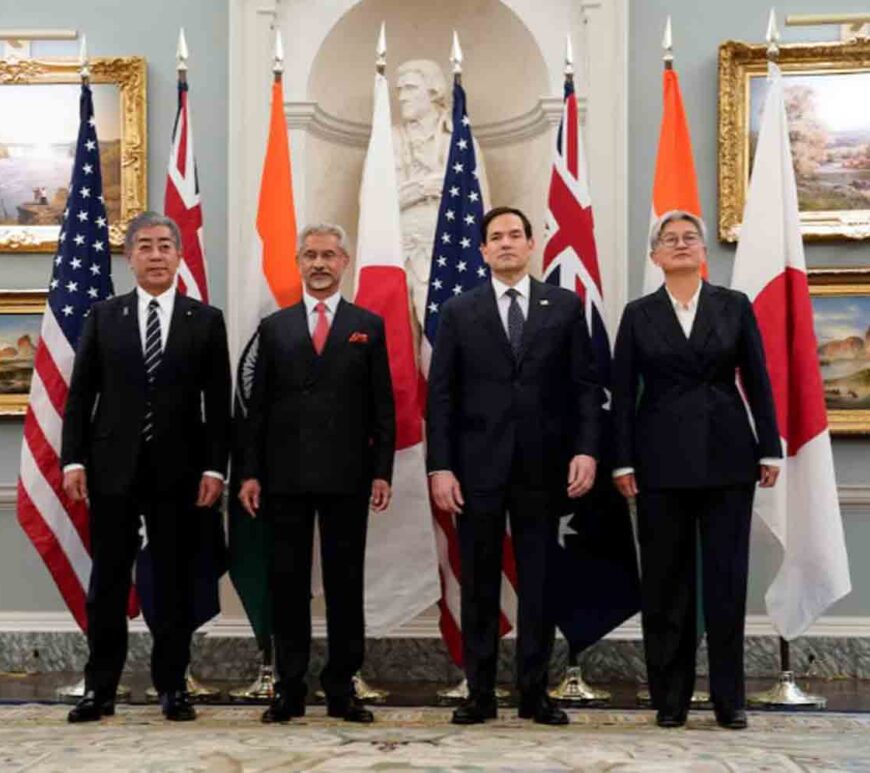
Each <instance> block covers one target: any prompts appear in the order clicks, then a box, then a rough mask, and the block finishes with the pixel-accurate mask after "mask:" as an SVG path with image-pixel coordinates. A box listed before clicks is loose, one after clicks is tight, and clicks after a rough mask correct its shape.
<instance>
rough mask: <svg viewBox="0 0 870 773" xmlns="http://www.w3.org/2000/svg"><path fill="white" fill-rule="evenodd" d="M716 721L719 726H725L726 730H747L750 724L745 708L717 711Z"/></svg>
mask: <svg viewBox="0 0 870 773" xmlns="http://www.w3.org/2000/svg"><path fill="white" fill-rule="evenodd" d="M716 722H717V723H718V724H719V727H724V728H725V729H726V730H745V729H746V728H747V727H748V726H749V722H748V721H747V719H746V712H745V711H744V710H743V709H737V710H736V711H727V712H726V711H722V712H718V711H717V712H716Z"/></svg>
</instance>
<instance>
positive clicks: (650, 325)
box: [613, 282, 782, 488]
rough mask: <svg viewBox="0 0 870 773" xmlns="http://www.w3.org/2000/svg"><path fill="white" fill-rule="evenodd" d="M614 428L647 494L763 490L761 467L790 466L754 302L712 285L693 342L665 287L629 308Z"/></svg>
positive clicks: (624, 458) (704, 292)
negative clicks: (780, 461)
mask: <svg viewBox="0 0 870 773" xmlns="http://www.w3.org/2000/svg"><path fill="white" fill-rule="evenodd" d="M738 372H739V373H740V378H741V381H742V385H743V388H744V390H745V393H746V396H747V398H748V401H749V406H750V409H751V411H752V417H753V420H754V422H755V428H756V432H757V435H758V439H757V441H756V438H755V436H754V435H753V432H752V428H751V426H750V423H749V419H748V417H747V414H746V408H745V407H744V403H743V400H742V399H741V397H740V393H739V391H738V389H737V385H736V383H735V376H736V375H737V373H738ZM638 396H639V399H638ZM613 420H614V425H615V432H616V460H615V464H614V467H616V468H619V467H634V468H635V472H636V474H637V479H638V485H639V486H641V487H646V488H692V487H702V486H730V485H736V484H742V483H751V482H752V481H755V480H757V479H758V461H759V459H760V458H762V457H770V458H777V457H781V456H782V447H781V445H780V440H779V431H778V429H777V425H776V410H775V407H774V402H773V394H772V392H771V388H770V380H769V378H768V375H767V367H766V366H765V362H764V348H763V346H762V343H761V336H760V335H759V332H758V325H757V324H756V321H755V314H754V313H753V311H752V305H751V304H750V302H749V299H748V298H747V297H746V296H745V295H744V294H743V293H740V292H737V291H735V290H729V289H726V288H724V287H717V286H716V285H711V284H708V283H706V282H704V283H703V285H702V287H701V292H700V295H699V298H698V310H697V314H696V316H695V322H694V326H693V328H692V331H691V336H690V337H689V338H688V339H686V336H685V334H684V333H683V330H682V328H681V327H680V323H679V321H678V320H677V315H676V312H675V311H674V308H673V305H672V304H671V300H670V298H669V297H668V294H667V291H666V290H665V288H664V286H662V287H661V288H660V289H659V290H657V291H656V292H654V293H652V294H650V295H646V296H644V297H643V298H639V299H638V300H636V301H632V302H631V303H629V304H628V305H627V306H626V307H625V311H624V312H623V315H622V321H621V323H620V326H619V334H618V335H617V338H616V347H615V350H614V368H613Z"/></svg>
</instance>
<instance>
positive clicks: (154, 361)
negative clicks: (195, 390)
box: [142, 298, 163, 443]
mask: <svg viewBox="0 0 870 773" xmlns="http://www.w3.org/2000/svg"><path fill="white" fill-rule="evenodd" d="M159 307H160V304H159V303H158V302H157V299H156V298H152V299H151V301H149V303H148V318H147V320H146V324H145V375H146V376H147V377H148V400H147V402H146V404H145V419H144V421H143V422H142V437H143V439H144V440H145V442H146V443H150V442H151V440H153V438H154V403H153V401H152V396H153V392H154V379H155V377H156V376H157V369H158V368H159V367H160V360H161V359H162V358H163V341H162V340H161V336H160V316H159V315H158V313H157V309H158V308H159Z"/></svg>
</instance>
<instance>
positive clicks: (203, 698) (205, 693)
mask: <svg viewBox="0 0 870 773" xmlns="http://www.w3.org/2000/svg"><path fill="white" fill-rule="evenodd" d="M184 689H185V690H187V694H188V695H189V696H190V699H191V700H192V701H193V702H194V703H214V702H216V701H219V700H220V697H221V691H220V690H219V689H218V688H217V687H208V686H206V685H204V684H201V683H200V682H199V681H198V680H197V679H196V678H195V677H194V676H193V674H191V673H190V669H188V670H187V674H186V675H185V677H184ZM159 699H160V696H159V695H158V693H157V690H156V689H155V688H154V687H149V688H148V689H147V690H145V700H146V701H148V703H157V701H158V700H159Z"/></svg>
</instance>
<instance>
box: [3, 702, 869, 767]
mask: <svg viewBox="0 0 870 773" xmlns="http://www.w3.org/2000/svg"><path fill="white" fill-rule="evenodd" d="M259 711H260V710H259V709H256V708H249V707H244V708H241V707H240V708H234V707H203V708H200V718H199V720H198V721H197V722H195V723H188V724H184V725H182V724H177V725H172V724H169V723H167V722H165V721H164V720H162V718H161V717H160V715H159V713H158V710H157V709H156V708H153V707H120V708H119V714H118V715H117V716H116V717H115V718H113V719H109V720H105V721H103V722H102V723H100V724H98V725H84V726H81V725H80V726H71V725H68V724H66V722H65V716H66V709H65V708H63V707H61V706H36V705H29V706H2V707H0V771H2V773H24V771H27V773H78V772H79V771H87V773H124V772H125V771H147V773H181V771H196V772H197V773H266V772H267V771H268V772H269V773H279V772H281V773H290V772H291V771H293V772H294V773H295V772H296V771H317V772H318V773H320V771H345V772H347V771H384V772H388V773H398V772H399V771H426V772H427V773H444V772H446V771H450V772H453V771H455V772H457V773H459V772H461V773H474V772H476V771H511V772H514V773H538V772H543V771H548V772H549V771H553V772H555V771H584V772H585V771H590V772H594V773H605V772H606V773H629V772H633V771H654V772H658V771H660V772H661V773H674V772H681V771H691V773H714V772H716V773H718V772H719V771H722V772H723V773H724V772H726V771H727V772H728V773H737V772H742V771H753V772H756V771H757V772H758V773H762V772H764V773H779V772H780V771H782V772H783V773H786V772H787V773H796V772H797V771H813V772H814V773H829V772H830V771H870V715H867V714H833V713H824V714H791V715H787V714H770V713H764V714H759V713H756V714H751V715H750V729H749V730H747V731H744V732H733V731H726V730H721V729H719V728H718V727H717V726H716V725H715V724H714V723H713V720H712V715H711V714H710V713H709V712H698V713H697V714H695V715H692V716H691V717H690V720H689V725H688V727H687V728H686V729H680V730H672V731H665V730H660V729H658V728H656V727H655V726H654V724H653V721H652V714H651V713H650V712H642V711H606V710H602V711H572V712H571V718H572V724H571V725H570V726H569V727H567V728H539V727H536V726H535V725H533V724H530V723H528V722H524V721H521V720H517V719H516V718H515V716H514V714H513V712H512V711H503V712H501V715H500V718H499V720H498V721H496V722H492V723H487V724H486V725H485V726H483V727H472V728H456V727H454V726H452V725H450V724H449V722H448V719H449V711H447V710H445V709H435V708H419V709H417V708H409V709H392V708H391V709H379V710H377V712H376V716H377V721H376V723H375V724H374V725H371V726H367V727H359V726H354V725H349V724H347V723H343V722H340V721H335V720H329V719H327V718H326V717H325V716H324V715H323V709H322V708H314V709H311V710H310V711H309V716H308V717H306V718H305V719H304V720H297V721H294V722H292V723H290V724H288V725H286V726H281V727H275V726H264V725H261V724H260V723H259V721H258V717H259Z"/></svg>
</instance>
